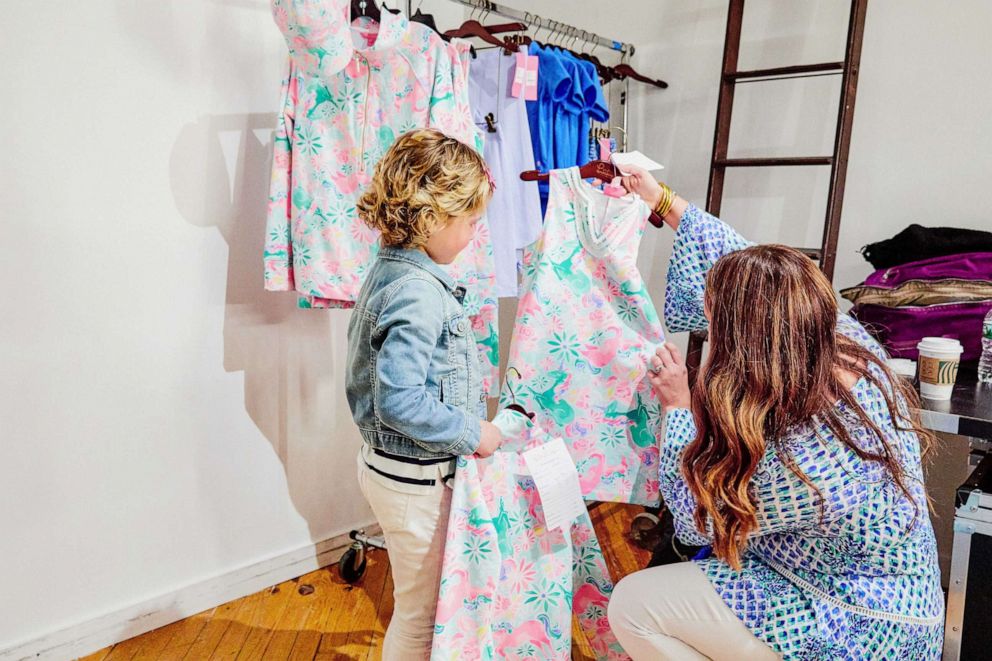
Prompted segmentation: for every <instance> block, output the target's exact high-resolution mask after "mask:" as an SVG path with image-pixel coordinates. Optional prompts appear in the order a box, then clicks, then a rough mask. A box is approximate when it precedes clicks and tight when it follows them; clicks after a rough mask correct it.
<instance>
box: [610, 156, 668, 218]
mask: <svg viewBox="0 0 992 661" xmlns="http://www.w3.org/2000/svg"><path fill="white" fill-rule="evenodd" d="M623 169H624V170H626V171H628V172H630V174H627V175H624V176H622V177H620V183H621V184H623V187H624V188H626V189H627V190H628V191H629V192H631V193H636V194H638V195H640V196H641V199H642V200H644V201H645V202H647V203H648V206H649V207H651V208H652V209H655V208H657V207H658V203H659V202H661V185H660V184H659V183H658V182H657V181H655V178H654V177H652V176H651V173H650V172H648V171H647V170H645V169H643V168H639V167H637V166H636V165H625V166H623Z"/></svg>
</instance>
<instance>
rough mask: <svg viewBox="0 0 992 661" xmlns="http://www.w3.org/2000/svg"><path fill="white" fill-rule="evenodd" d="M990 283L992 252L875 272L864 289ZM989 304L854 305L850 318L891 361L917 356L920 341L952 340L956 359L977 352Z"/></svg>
mask: <svg viewBox="0 0 992 661" xmlns="http://www.w3.org/2000/svg"><path fill="white" fill-rule="evenodd" d="M948 278H954V279H960V280H986V281H988V280H992V252H971V253H964V254H961V255H947V256H945V257H933V258H931V259H923V260H920V261H918V262H909V263H906V264H900V265H899V266H892V267H889V268H887V269H879V270H877V271H875V272H874V273H872V274H871V275H870V276H868V277H867V278H865V282H864V284H865V285H866V286H868V287H878V288H881V289H894V288H895V287H898V286H899V285H901V284H903V283H905V282H907V281H910V280H943V279H948ZM990 309H992V300H989V301H974V302H962V303H943V304H940V305H923V306H905V307H895V308H893V307H885V306H882V305H868V304H862V305H855V306H854V307H853V308H851V315H852V316H854V318H855V319H857V320H858V321H860V322H861V323H862V325H864V326H865V328H867V329H868V330H869V332H871V334H872V335H874V336H875V337H876V338H877V339H878V341H879V342H881V343H882V345H883V346H884V347H885V348H886V349H888V351H889V353H891V354H892V355H893V356H894V357H896V358H911V359H913V360H915V359H916V358H917V357H918V356H919V352H918V351H917V350H916V344H917V343H918V342H919V341H920V340H922V339H923V338H924V337H952V338H954V339H956V340H959V341H960V342H961V344H962V346H964V353H963V354H961V360H962V361H967V360H976V359H977V358H978V357H979V356H981V354H982V338H981V330H982V320H983V319H984V318H985V315H986V314H987V313H988V311H989V310H990Z"/></svg>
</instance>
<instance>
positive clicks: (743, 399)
mask: <svg viewBox="0 0 992 661" xmlns="http://www.w3.org/2000/svg"><path fill="white" fill-rule="evenodd" d="M706 307H707V309H708V310H709V313H710V317H711V320H710V349H709V357H708V359H707V362H706V365H705V366H704V368H703V370H702V371H701V372H700V375H699V378H698V379H697V380H696V383H695V386H694V387H693V393H692V410H693V415H694V417H695V420H696V429H697V435H696V438H695V440H693V441H692V442H691V443H690V444H689V446H688V447H687V448H686V451H685V454H684V456H683V466H682V468H683V473H684V475H685V478H686V482H687V483H688V486H689V488H690V490H691V491H692V493H693V495H694V496H695V498H696V502H697V507H696V512H695V523H696V527H697V528H699V529H700V531H706V529H707V521H710V522H711V523H712V530H711V533H712V537H713V551H714V554H715V555H716V556H717V557H719V558H721V559H723V560H724V561H726V562H728V563H729V564H730V565H731V566H733V567H735V568H740V559H741V554H742V552H743V550H744V547H745V546H746V544H747V539H748V536H749V535H750V534H751V533H752V532H754V531H755V530H756V529H757V527H758V521H757V516H756V514H757V511H758V503H757V502H756V499H755V496H754V494H753V492H752V491H751V488H750V482H751V478H752V477H753V476H754V474H755V471H756V470H757V468H758V464H759V462H760V461H761V459H762V458H763V457H764V455H765V452H766V449H767V447H768V445H769V444H770V445H771V446H772V449H773V450H774V451H775V452H777V453H778V455H779V456H780V457H781V458H782V460H783V461H784V462H785V463H786V465H787V466H788V467H789V468H790V469H791V470H793V471H794V472H795V473H796V475H797V476H798V477H799V478H800V479H801V480H802V481H803V482H804V483H805V484H807V485H808V486H809V487H811V488H812V489H813V490H814V491H817V490H816V487H815V486H814V485H813V483H812V481H811V480H810V479H809V478H808V477H807V476H806V475H805V474H804V473H803V472H802V471H801V470H800V469H799V467H798V466H797V465H796V464H795V462H794V460H793V458H792V457H791V456H790V455H789V453H788V451H787V450H786V448H784V447H783V446H782V445H780V443H779V441H780V440H782V439H783V437H784V436H785V434H786V432H787V430H789V428H790V427H792V426H794V425H796V424H797V423H801V422H807V421H810V420H813V419H816V420H819V421H821V422H822V423H824V424H826V425H827V427H828V428H829V429H830V430H831V432H833V434H834V435H835V436H836V437H837V438H838V439H839V440H840V441H841V442H842V443H844V444H845V445H846V446H848V447H849V448H851V450H853V451H854V452H855V453H857V454H858V456H860V457H861V458H862V459H864V460H868V461H876V462H880V463H881V464H882V465H884V467H885V468H886V469H888V471H889V472H890V474H891V475H892V477H893V479H894V480H895V482H896V484H897V485H898V486H899V488H900V489H901V490H902V492H903V493H904V494H906V496H907V497H909V498H910V500H913V499H912V496H911V494H910V490H909V487H908V479H909V478H908V477H907V475H906V470H905V468H904V466H903V463H902V461H901V460H900V458H899V453H898V449H897V448H892V447H890V444H889V442H888V441H887V439H886V438H885V435H884V434H883V433H882V431H881V430H880V429H879V427H878V425H876V424H875V423H874V422H873V421H872V420H871V419H870V418H869V416H868V414H867V413H866V412H865V411H864V410H863V409H862V408H861V406H860V405H859V404H858V403H857V401H856V400H855V398H854V395H853V393H852V392H851V391H850V389H849V387H848V386H845V385H844V383H842V381H841V372H842V371H848V372H851V373H854V374H855V375H857V376H858V377H861V378H864V379H867V380H868V381H869V382H870V383H871V384H873V385H875V386H877V387H878V388H879V389H880V390H881V392H882V393H883V394H884V396H885V400H886V405H887V406H888V409H889V415H890V416H891V418H892V421H893V424H894V425H895V426H896V427H897V428H898V429H912V430H914V431H916V432H917V433H918V434H919V437H920V443H921V447H923V448H926V447H927V446H928V445H929V441H930V439H931V438H932V437H931V435H930V434H929V432H926V431H925V430H924V429H923V428H922V426H921V425H920V423H919V419H918V417H917V416H915V415H914V414H913V413H912V412H913V411H914V410H915V408H916V407H915V406H914V405H915V404H916V403H917V401H918V400H917V398H916V393H915V391H914V390H913V389H912V388H911V387H910V386H909V385H908V384H906V383H904V382H903V381H902V379H900V378H898V377H893V375H892V373H891V372H890V371H889V370H888V368H887V367H886V365H885V364H884V362H883V361H882V360H880V359H879V358H878V357H877V356H876V355H875V354H874V353H872V352H871V351H869V350H868V349H866V348H865V347H863V346H861V345H860V344H858V343H856V342H854V341H853V340H851V339H849V338H847V337H846V336H844V335H841V334H839V333H838V332H837V312H838V309H837V301H836V299H835V298H834V292H833V289H832V288H831V285H830V282H829V281H828V280H827V279H826V277H825V276H824V275H823V274H822V273H821V272H820V270H819V269H818V268H817V267H816V265H815V264H814V263H813V262H812V261H811V260H810V259H809V258H808V257H806V256H805V255H803V254H802V253H800V252H798V251H796V250H793V249H792V248H788V247H786V246H779V245H762V246H754V247H751V248H747V249H745V250H741V251H738V252H735V253H731V254H729V255H726V256H724V257H723V258H721V259H720V260H719V261H717V263H716V265H714V266H713V268H712V269H711V270H710V272H709V274H708V276H707V280H706ZM871 365H875V366H877V367H878V368H880V369H881V370H882V373H883V374H884V375H885V377H886V379H887V380H888V382H889V383H891V384H892V390H890V389H889V388H888V387H886V385H885V384H884V383H882V382H881V380H880V379H879V378H878V377H876V376H875V374H873V373H872V371H871V370H870V369H869V366H871ZM900 398H904V399H902V400H901V401H902V406H900V405H899V403H900ZM838 401H841V402H844V403H845V404H846V405H847V407H848V408H849V409H850V410H851V411H853V412H854V413H855V414H856V415H857V417H858V418H859V420H860V422H861V423H862V424H863V425H864V426H865V427H867V428H868V429H869V430H870V431H871V432H872V433H873V434H874V435H875V436H876V437H877V438H878V441H879V443H878V444H877V445H874V446H873V447H874V448H875V449H874V450H869V449H865V448H864V447H862V446H859V445H858V444H856V443H855V442H854V441H853V440H852V438H851V435H850V433H849V432H848V431H847V428H846V427H845V425H844V424H843V421H842V420H841V417H840V413H839V411H838V408H837V402H838ZM817 493H818V492H817ZM818 495H819V493H818ZM914 503H915V501H914ZM821 504H822V500H821ZM821 511H822V510H821Z"/></svg>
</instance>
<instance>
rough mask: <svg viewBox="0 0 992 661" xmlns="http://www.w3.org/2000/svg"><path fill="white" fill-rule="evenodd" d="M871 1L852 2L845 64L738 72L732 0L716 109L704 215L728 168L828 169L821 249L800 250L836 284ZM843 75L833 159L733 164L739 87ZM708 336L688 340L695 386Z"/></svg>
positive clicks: (738, 5)
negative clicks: (733, 126) (743, 83)
mask: <svg viewBox="0 0 992 661" xmlns="http://www.w3.org/2000/svg"><path fill="white" fill-rule="evenodd" d="M867 10H868V0H852V2H851V14H850V19H849V21H848V25H847V47H846V50H845V53H844V59H843V61H841V62H822V63H819V64H801V65H797V66H787V67H775V68H772V69H755V70H751V71H738V70H737V59H738V55H739V54H740V46H741V24H742V22H743V19H744V0H730V8H729V11H728V13H727V36H726V40H725V41H724V46H723V72H722V75H721V77H720V96H719V99H718V101H717V106H716V129H715V130H714V136H713V158H712V159H711V161H710V180H709V186H708V189H707V193H706V210H707V211H709V213H711V214H713V215H714V216H719V215H720V205H721V203H722V201H723V182H724V178H725V177H726V174H727V168H747V167H773V166H811V165H812V166H816V165H819V166H825V165H829V166H830V187H829V189H828V193H827V195H828V197H827V212H826V217H825V218H824V222H823V238H822V241H821V243H820V247H819V248H800V250H801V251H802V252H803V253H804V254H806V255H808V256H809V257H810V258H812V259H814V260H816V261H818V262H819V264H820V268H821V269H822V271H823V272H824V273H825V274H826V276H827V278H829V279H830V280H831V281H832V280H833V274H834V263H835V261H836V258H837V235H838V234H839V232H840V213H841V206H842V204H843V201H844V181H845V179H846V177H847V157H848V153H849V151H850V147H851V127H852V125H853V123H854V101H855V96H856V94H857V91H858V69H859V67H860V63H861V42H862V41H863V38H864V33H865V14H866V13H867ZM831 73H833V74H839V75H840V76H841V92H840V103H839V104H838V106H839V107H838V109H837V130H836V133H835V135H834V151H833V154H832V155H830V156H789V157H775V158H730V157H728V155H727V146H728V144H729V142H730V118H731V114H732V113H733V109H734V89H735V87H736V85H737V83H738V82H741V81H753V80H758V79H781V78H800V77H806V76H810V75H826V74H831ZM706 337H707V334H706V331H695V332H693V333H691V334H690V336H689V351H688V355H687V356H686V363H687V366H688V368H689V381H690V383H691V382H694V381H695V378H696V373H697V372H698V370H699V364H700V362H701V360H702V352H703V343H704V342H705V341H706Z"/></svg>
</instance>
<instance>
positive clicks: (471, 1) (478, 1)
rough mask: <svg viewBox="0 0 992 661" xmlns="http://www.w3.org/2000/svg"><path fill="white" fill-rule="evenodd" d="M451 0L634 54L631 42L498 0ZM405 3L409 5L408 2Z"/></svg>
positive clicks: (627, 55) (624, 52) (622, 54)
mask: <svg viewBox="0 0 992 661" xmlns="http://www.w3.org/2000/svg"><path fill="white" fill-rule="evenodd" d="M451 1H452V2H456V3H458V4H460V5H465V6H466V7H472V8H474V9H478V10H480V11H485V12H488V13H491V14H499V15H500V16H505V17H507V18H513V19H516V20H518V21H521V22H523V23H526V24H527V25H528V26H529V27H533V28H537V29H544V30H548V31H549V32H557V33H558V34H560V35H563V36H566V37H572V38H574V39H578V40H580V41H584V42H586V43H590V44H596V45H597V46H605V47H606V48H609V49H610V50H615V51H617V52H619V53H620V55H621V56H622V57H623V58H628V57H630V56H631V55H633V54H634V45H633V44H628V43H624V42H622V41H617V40H616V39H607V38H606V37H601V36H600V35H598V34H594V33H592V32H587V31H586V30H580V29H579V28H577V27H574V26H571V25H567V24H565V23H559V22H558V21H553V20H551V19H548V18H542V17H541V16H538V15H537V14H532V13H530V12H527V11H521V10H519V9H514V8H513V7H507V6H506V5H501V4H499V3H498V2H489V0H451ZM407 4H408V5H409V4H410V3H407Z"/></svg>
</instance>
